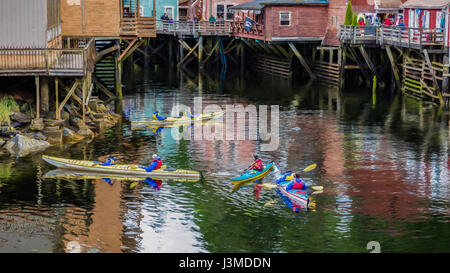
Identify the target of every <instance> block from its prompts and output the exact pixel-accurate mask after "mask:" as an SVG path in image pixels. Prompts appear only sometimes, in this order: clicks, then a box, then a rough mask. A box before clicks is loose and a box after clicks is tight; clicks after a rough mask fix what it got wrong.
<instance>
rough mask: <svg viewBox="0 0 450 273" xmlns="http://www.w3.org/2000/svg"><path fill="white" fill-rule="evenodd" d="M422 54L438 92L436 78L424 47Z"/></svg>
mask: <svg viewBox="0 0 450 273" xmlns="http://www.w3.org/2000/svg"><path fill="white" fill-rule="evenodd" d="M423 55H424V56H425V61H426V63H427V65H428V68H429V69H430V73H431V77H432V78H433V85H434V86H433V87H434V88H435V90H436V92H437V93H440V88H439V84H438V82H437V79H436V73H435V72H434V68H433V66H432V65H431V61H430V56H429V55H428V51H427V50H426V49H424V50H423Z"/></svg>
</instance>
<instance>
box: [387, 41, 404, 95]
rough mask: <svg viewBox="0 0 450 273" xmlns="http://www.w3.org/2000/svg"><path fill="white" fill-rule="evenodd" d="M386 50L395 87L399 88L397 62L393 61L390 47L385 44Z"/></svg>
mask: <svg viewBox="0 0 450 273" xmlns="http://www.w3.org/2000/svg"><path fill="white" fill-rule="evenodd" d="M386 52H387V55H388V58H389V61H390V63H391V67H392V71H393V72H394V78H395V83H396V85H397V88H398V89H401V88H402V86H401V84H400V73H399V70H398V68H397V64H396V63H395V61H394V57H393V55H392V51H391V48H390V47H389V46H386Z"/></svg>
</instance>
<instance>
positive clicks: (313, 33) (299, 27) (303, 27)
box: [264, 5, 328, 41]
mask: <svg viewBox="0 0 450 273" xmlns="http://www.w3.org/2000/svg"><path fill="white" fill-rule="evenodd" d="M264 11H265V16H266V17H265V24H264V25H265V32H266V33H265V35H266V39H267V40H269V41H271V40H273V38H274V37H289V38H294V37H295V38H303V39H304V38H323V37H324V36H325V32H326V28H327V26H326V24H324V19H325V18H327V14H328V10H327V6H306V5H305V6H303V5H302V6H300V5H297V6H268V7H266V8H265V9H264ZM280 12H290V13H291V19H290V25H289V26H281V25H280Z"/></svg>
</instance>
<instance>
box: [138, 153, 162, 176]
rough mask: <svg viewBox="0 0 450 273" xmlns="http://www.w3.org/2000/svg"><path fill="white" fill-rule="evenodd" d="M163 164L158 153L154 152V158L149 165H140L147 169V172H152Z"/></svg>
mask: <svg viewBox="0 0 450 273" xmlns="http://www.w3.org/2000/svg"><path fill="white" fill-rule="evenodd" d="M161 165H162V161H161V158H160V157H159V156H158V155H157V154H154V155H153V160H152V162H151V163H150V165H149V166H148V167H146V166H142V165H139V167H141V168H143V169H145V170H146V171H147V172H151V171H153V170H157V169H159V168H161Z"/></svg>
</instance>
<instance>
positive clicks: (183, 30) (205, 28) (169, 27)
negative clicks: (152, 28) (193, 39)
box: [156, 20, 231, 36]
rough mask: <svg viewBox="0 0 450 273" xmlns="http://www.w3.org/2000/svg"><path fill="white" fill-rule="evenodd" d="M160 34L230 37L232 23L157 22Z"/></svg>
mask: <svg viewBox="0 0 450 273" xmlns="http://www.w3.org/2000/svg"><path fill="white" fill-rule="evenodd" d="M156 29H157V32H158V34H170V35H176V36H178V35H185V36H199V35H203V36H230V35H231V23H230V22H226V21H222V22H208V21H199V22H186V21H163V20H158V21H157V22H156Z"/></svg>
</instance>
